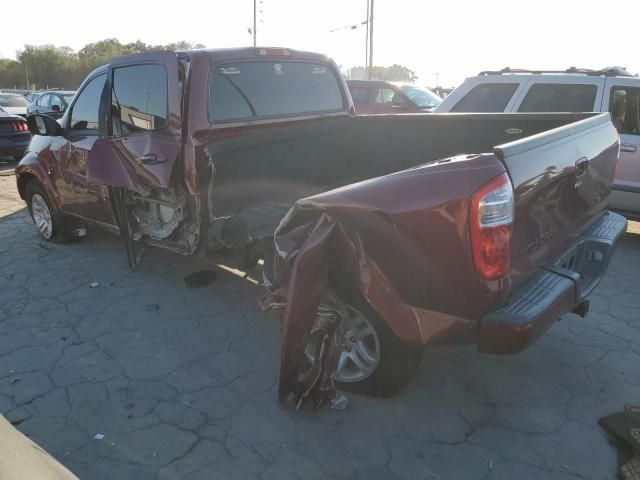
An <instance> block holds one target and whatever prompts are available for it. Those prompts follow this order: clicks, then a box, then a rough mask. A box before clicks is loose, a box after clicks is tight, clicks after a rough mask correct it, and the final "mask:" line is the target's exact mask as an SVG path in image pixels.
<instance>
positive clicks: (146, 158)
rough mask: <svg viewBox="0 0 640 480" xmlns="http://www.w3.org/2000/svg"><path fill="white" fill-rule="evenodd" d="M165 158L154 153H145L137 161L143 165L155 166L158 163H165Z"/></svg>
mask: <svg viewBox="0 0 640 480" xmlns="http://www.w3.org/2000/svg"><path fill="white" fill-rule="evenodd" d="M166 160H167V157H166V155H164V154H162V153H161V154H160V155H158V154H156V153H145V154H144V155H140V156H139V157H138V161H139V162H140V163H142V164H143V165H157V164H158V163H164V162H166Z"/></svg>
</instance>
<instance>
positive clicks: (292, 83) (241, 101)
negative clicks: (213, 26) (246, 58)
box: [209, 61, 343, 122]
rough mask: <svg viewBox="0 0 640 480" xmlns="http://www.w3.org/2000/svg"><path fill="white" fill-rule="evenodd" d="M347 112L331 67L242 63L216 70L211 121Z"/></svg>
mask: <svg viewBox="0 0 640 480" xmlns="http://www.w3.org/2000/svg"><path fill="white" fill-rule="evenodd" d="M340 110H343V102H342V93H341V90H340V86H339V83H338V79H337V78H336V76H335V74H334V73H333V71H332V70H331V68H330V67H329V66H328V65H322V64H317V63H307V62H292V61H286V62H282V61H256V62H238V63H234V64H227V65H223V66H217V67H214V71H213V75H211V83H210V85H209V118H210V120H211V121H217V122H229V121H234V120H246V119H255V118H269V117H278V116H291V115H300V114H305V113H317V112H334V111H340Z"/></svg>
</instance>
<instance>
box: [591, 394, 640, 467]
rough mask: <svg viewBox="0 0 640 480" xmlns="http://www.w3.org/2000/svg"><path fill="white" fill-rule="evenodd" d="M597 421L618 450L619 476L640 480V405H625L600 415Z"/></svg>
mask: <svg viewBox="0 0 640 480" xmlns="http://www.w3.org/2000/svg"><path fill="white" fill-rule="evenodd" d="M598 423H599V424H600V426H601V427H602V428H603V429H604V430H605V431H606V432H607V433H608V434H609V435H611V436H612V437H613V438H614V440H615V442H614V444H615V445H616V446H617V447H618V449H619V450H620V455H619V456H618V462H619V465H620V471H619V476H620V478H622V479H623V480H640V407H639V406H637V405H636V406H634V405H627V406H625V408H624V411H622V412H617V413H613V414H611V415H607V416H605V417H602V418H601V419H600V420H598Z"/></svg>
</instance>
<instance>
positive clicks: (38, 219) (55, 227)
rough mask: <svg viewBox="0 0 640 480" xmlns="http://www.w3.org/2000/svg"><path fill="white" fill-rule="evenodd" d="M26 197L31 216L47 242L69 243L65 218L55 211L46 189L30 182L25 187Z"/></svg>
mask: <svg viewBox="0 0 640 480" xmlns="http://www.w3.org/2000/svg"><path fill="white" fill-rule="evenodd" d="M25 197H26V202H27V207H28V208H29V214H30V215H31V219H32V220H33V223H34V224H35V225H36V227H38V233H39V234H40V237H41V238H42V239H43V240H46V241H47V242H56V243H67V242H68V241H69V235H68V233H67V232H66V230H65V229H64V226H63V217H62V215H61V214H60V212H58V210H56V209H55V207H54V206H53V204H52V203H51V200H49V197H48V196H47V194H46V193H45V191H44V189H43V188H42V186H41V185H40V183H38V181H36V180H30V181H29V182H28V183H27V185H26V187H25Z"/></svg>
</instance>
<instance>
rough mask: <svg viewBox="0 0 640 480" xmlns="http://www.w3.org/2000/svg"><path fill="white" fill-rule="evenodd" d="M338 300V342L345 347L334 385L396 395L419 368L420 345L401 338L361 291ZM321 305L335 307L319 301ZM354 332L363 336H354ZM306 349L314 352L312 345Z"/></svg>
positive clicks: (334, 376)
mask: <svg viewBox="0 0 640 480" xmlns="http://www.w3.org/2000/svg"><path fill="white" fill-rule="evenodd" d="M339 302H341V303H342V304H341V305H339V306H338V308H337V310H339V311H340V312H343V313H342V317H343V318H342V324H343V328H342V330H341V331H342V333H343V336H342V338H341V343H343V344H345V351H344V352H343V353H341V358H340V360H339V361H338V369H337V370H336V372H335V373H334V375H333V378H334V381H335V382H336V387H338V388H340V389H342V390H346V391H350V392H355V393H364V394H368V395H373V396H377V397H392V396H394V395H396V394H397V393H398V392H400V391H401V390H402V389H403V388H404V387H405V386H406V385H407V384H408V383H409V381H410V380H411V379H412V378H413V376H414V375H415V373H416V371H417V370H418V367H419V366H420V360H421V359H422V353H423V347H421V346H415V345H409V344H407V343H405V342H403V341H402V340H400V339H399V338H398V337H397V336H396V334H395V333H394V332H393V330H391V328H390V327H389V326H388V325H387V324H386V323H385V321H384V320H383V319H382V318H380V316H379V315H378V314H377V313H376V312H375V310H373V308H371V306H370V305H369V304H368V302H367V301H366V300H365V299H364V298H362V296H361V295H359V294H353V295H351V296H350V297H349V300H348V301H346V302H345V301H344V300H339ZM320 308H321V309H327V308H328V309H332V308H335V307H332V306H327V305H321V307H320ZM345 316H346V317H347V318H345ZM358 325H359V327H358ZM345 327H346V328H345ZM354 332H356V333H357V336H358V337H363V338H356V335H354ZM349 349H350V350H349ZM308 351H310V352H313V351H314V348H313V346H311V347H309V348H308ZM308 356H309V354H308ZM312 358H313V356H311V357H310V359H312ZM354 360H355V361H354ZM356 362H357V363H360V364H361V365H360V366H358V365H357V364H356ZM362 365H364V367H365V368H364V369H363V368H361V366H362ZM350 367H351V368H350ZM358 370H360V373H358Z"/></svg>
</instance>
